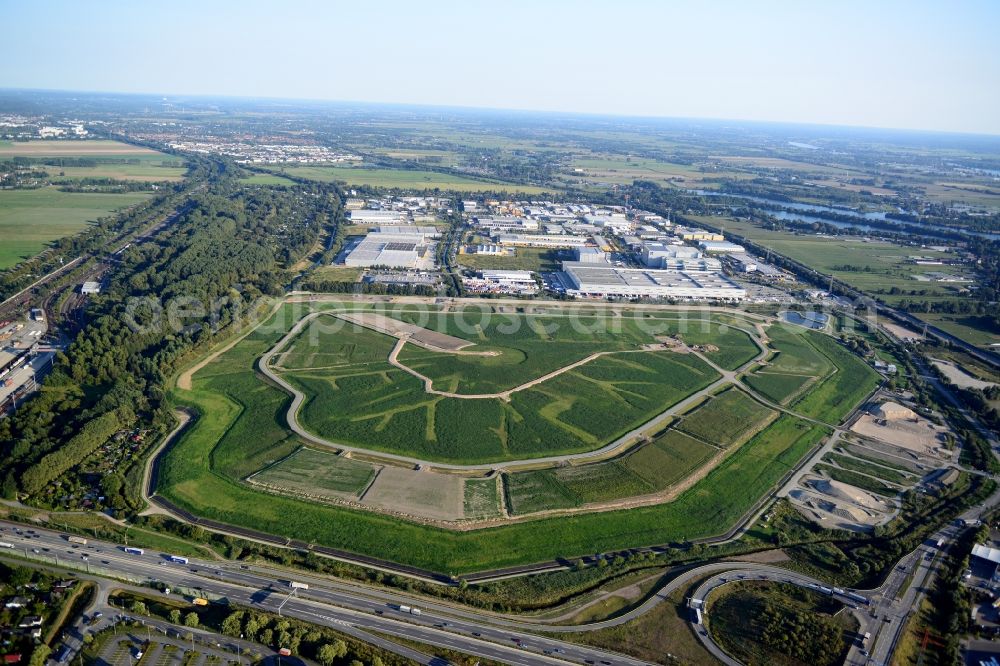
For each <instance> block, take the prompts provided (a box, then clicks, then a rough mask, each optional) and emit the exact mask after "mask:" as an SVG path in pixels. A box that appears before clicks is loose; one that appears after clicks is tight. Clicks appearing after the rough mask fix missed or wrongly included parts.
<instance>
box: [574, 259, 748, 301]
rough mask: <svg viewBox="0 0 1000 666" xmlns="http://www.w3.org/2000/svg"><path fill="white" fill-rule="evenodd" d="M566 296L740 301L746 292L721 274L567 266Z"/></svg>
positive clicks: (581, 264)
mask: <svg viewBox="0 0 1000 666" xmlns="http://www.w3.org/2000/svg"><path fill="white" fill-rule="evenodd" d="M563 274H564V275H565V277H566V282H568V284H569V288H567V290H566V293H567V294H569V295H572V296H581V297H585V298H609V297H613V298H665V299H666V298H669V299H676V300H697V301H703V300H721V301H740V300H743V299H745V298H746V295H747V294H746V290H745V289H743V288H741V287H739V286H737V285H736V284H734V283H733V282H731V281H729V280H728V279H726V278H725V277H724V276H723V275H722V274H721V273H718V272H708V271H672V270H654V269H648V268H620V267H616V266H612V265H607V266H602V265H599V264H586V263H581V262H575V261H567V262H564V263H563Z"/></svg>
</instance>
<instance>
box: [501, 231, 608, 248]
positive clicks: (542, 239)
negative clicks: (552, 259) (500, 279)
mask: <svg viewBox="0 0 1000 666" xmlns="http://www.w3.org/2000/svg"><path fill="white" fill-rule="evenodd" d="M497 242H499V243H500V244H501V245H513V246H515V247H518V246H520V247H550V248H557V247H569V248H573V247H583V246H584V245H586V244H587V243H589V242H590V239H589V238H587V237H585V236H568V235H561V236H549V235H546V234H501V235H500V237H499V238H498V239H497Z"/></svg>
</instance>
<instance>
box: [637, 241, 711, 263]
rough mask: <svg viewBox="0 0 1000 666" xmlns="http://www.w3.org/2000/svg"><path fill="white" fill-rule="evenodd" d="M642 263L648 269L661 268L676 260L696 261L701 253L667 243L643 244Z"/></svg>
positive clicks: (684, 246) (690, 248) (691, 248)
mask: <svg viewBox="0 0 1000 666" xmlns="http://www.w3.org/2000/svg"><path fill="white" fill-rule="evenodd" d="M641 254H642V263H643V264H644V265H645V266H647V267H649V268H662V267H663V266H664V264H665V263H669V262H670V261H673V260H677V259H698V258H700V257H701V252H699V251H698V250H697V249H695V248H693V247H689V246H687V245H671V244H668V243H643V245H642V251H641Z"/></svg>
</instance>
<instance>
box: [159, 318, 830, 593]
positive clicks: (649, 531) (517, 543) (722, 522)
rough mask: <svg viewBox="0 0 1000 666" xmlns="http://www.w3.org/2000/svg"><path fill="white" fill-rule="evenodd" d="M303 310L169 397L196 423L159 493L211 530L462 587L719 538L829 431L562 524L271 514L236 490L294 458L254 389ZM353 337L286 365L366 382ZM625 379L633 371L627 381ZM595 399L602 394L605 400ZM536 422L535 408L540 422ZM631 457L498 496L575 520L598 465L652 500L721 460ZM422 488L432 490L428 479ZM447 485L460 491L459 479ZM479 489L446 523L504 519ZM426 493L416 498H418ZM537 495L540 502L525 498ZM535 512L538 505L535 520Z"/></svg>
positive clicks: (467, 490)
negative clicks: (408, 569)
mask: <svg viewBox="0 0 1000 666" xmlns="http://www.w3.org/2000/svg"><path fill="white" fill-rule="evenodd" d="M310 307H314V308H322V307H331V306H330V305H329V304H325V305H319V304H314V305H312V306H310V305H306V306H305V308H306V310H308V309H309V308H310ZM302 309H303V306H302V305H301V304H294V305H293V304H288V305H286V306H284V307H283V308H282V309H280V310H279V311H278V313H277V314H276V315H275V317H274V318H273V319H272V320H271V321H269V322H267V323H266V324H265V325H264V326H261V327H260V328H258V329H257V330H255V331H254V332H252V333H251V334H249V335H248V336H247V337H245V338H244V339H242V340H241V341H240V342H239V343H238V344H235V345H234V346H232V347H231V348H229V349H228V350H227V351H225V352H223V353H221V354H219V355H218V356H216V357H214V358H212V359H211V360H209V361H208V362H207V363H206V364H205V365H204V366H203V367H201V368H200V369H199V370H198V371H197V372H195V373H194V375H193V378H192V384H191V388H190V389H181V388H178V389H175V390H174V391H173V392H172V399H173V400H174V401H175V403H176V404H179V405H186V406H187V407H188V408H190V409H191V410H193V411H194V412H195V413H196V414H197V418H196V419H195V421H194V422H193V423H192V425H191V426H189V427H188V428H187V429H186V430H185V431H184V433H183V434H182V435H181V436H180V437H179V439H178V440H177V442H176V443H175V444H174V445H173V446H172V447H171V449H170V450H169V451H168V453H167V454H166V457H165V459H164V464H163V466H162V467H161V472H160V476H159V478H158V480H157V484H158V485H157V488H158V491H157V492H158V493H159V494H161V495H163V496H164V497H166V498H167V499H169V500H171V501H172V502H174V503H176V504H177V505H178V506H180V507H182V508H184V509H186V510H189V511H192V512H193V513H195V514H197V515H202V516H205V517H207V518H212V519H215V520H219V521H223V522H227V523H231V524H234V525H241V526H246V527H251V528H254V529H260V530H263V531H266V532H270V533H273V534H280V535H286V536H292V537H295V538H299V539H302V540H304V541H307V542H314V543H319V544H325V545H329V546H334V547H339V548H344V549H347V550H350V551H353V552H357V553H362V554H370V555H374V556H376V557H383V558H387V559H391V560H394V561H397V562H403V563H407V564H411V565H415V566H421V567H427V568H430V569H433V570H436V571H446V572H453V573H456V574H461V573H464V572H471V571H477V570H482V569H485V568H492V567H500V566H513V565H517V564H524V563H529V562H535V561H539V560H543V559H549V558H553V557H575V556H579V555H581V554H584V553H593V552H595V551H607V550H611V549H617V548H627V547H633V546H638V545H652V544H657V543H665V542H668V541H672V540H677V539H682V538H683V539H693V538H698V537H700V536H709V535H713V534H719V533H722V532H724V531H725V530H726V529H728V528H729V527H731V526H732V524H733V523H734V522H735V521H736V520H737V519H738V518H739V517H740V516H742V515H743V514H744V513H745V512H746V511H748V510H749V508H750V507H751V506H752V505H753V503H754V502H756V501H757V500H758V499H759V498H760V497H761V496H762V495H763V494H764V493H765V492H767V490H769V489H770V488H772V487H773V486H774V485H775V484H776V483H777V482H778V481H779V480H780V479H781V478H782V476H783V475H785V474H786V473H787V472H788V471H789V470H790V469H791V468H792V467H793V466H794V465H796V464H797V463H798V462H799V461H800V460H801V458H802V457H803V455H805V453H806V452H808V451H809V450H811V449H812V448H813V447H814V446H815V445H816V444H817V443H818V442H819V441H820V440H821V439H822V438H823V437H824V436H825V435H827V434H828V432H829V431H828V430H827V429H825V428H823V427H821V426H817V425H815V424H810V423H807V422H804V421H801V420H799V419H796V418H794V417H790V416H787V415H783V416H781V417H779V418H778V419H777V420H775V421H774V422H773V423H771V424H770V425H769V426H767V427H766V428H764V429H763V430H762V431H760V432H759V433H757V434H756V435H754V436H753V437H751V438H750V439H749V441H747V442H746V443H744V444H742V445H741V446H738V447H731V448H730V449H729V452H728V455H726V456H725V457H724V458H722V460H721V462H720V463H718V464H717V465H716V466H715V467H714V468H712V469H710V470H708V471H707V473H705V472H698V474H702V473H703V474H704V477H703V478H699V479H698V480H696V481H694V480H692V481H691V485H690V486H689V487H688V486H687V485H684V486H681V487H682V488H684V489H683V490H680V491H678V493H677V494H676V496H675V497H674V498H673V499H672V500H671V501H668V502H665V503H662V504H654V505H649V506H639V507H634V508H627V509H625V508H623V509H618V510H612V511H603V512H589V513H588V512H580V513H574V514H571V515H565V516H560V517H557V518H545V517H541V518H535V519H532V520H529V521H528V522H524V523H509V524H501V525H496V526H489V527H482V528H477V529H472V530H467V531H456V530H451V529H445V528H443V527H436V526H432V525H427V524H421V523H417V522H413V521H412V520H409V519H407V518H405V517H403V516H400V515H399V514H398V512H396V511H391V510H389V515H387V514H385V513H382V512H379V511H375V510H361V509H353V508H349V507H345V506H340V505H336V504H330V503H324V502H317V501H310V500H308V499H306V498H304V497H302V496H298V495H294V496H293V495H291V494H289V495H283V494H275V493H274V492H269V493H268V494H267V495H266V497H267V501H262V498H263V497H265V495H264V494H263V493H264V491H263V490H261V489H257V488H255V487H254V486H253V485H252V484H250V483H247V482H246V481H244V479H246V477H247V476H249V475H251V474H254V473H255V472H258V471H259V470H262V469H266V468H268V467H270V466H273V467H276V468H277V469H279V470H280V469H281V466H280V465H275V463H278V462H279V461H282V460H284V459H286V458H288V457H289V456H292V454H294V453H295V452H296V451H300V450H301V449H302V442H300V441H299V440H298V438H297V437H296V436H295V435H294V434H293V433H291V432H290V431H289V429H288V428H287V425H286V424H285V421H284V414H285V410H286V409H287V406H288V403H289V400H290V398H289V396H288V395H287V394H286V393H285V392H283V391H282V390H280V389H279V388H277V387H275V386H273V385H270V384H268V383H265V382H262V381H261V380H260V379H259V377H258V376H257V373H256V372H255V370H254V362H255V360H256V359H257V358H259V357H260V356H261V355H262V354H263V353H265V352H266V351H267V350H269V349H270V348H272V347H273V346H274V345H275V343H277V342H278V340H280V339H281V338H282V337H284V335H285V334H286V332H287V331H288V330H289V329H290V328H291V326H292V325H293V323H294V322H295V321H297V320H298V319H299V318H300V317H301V316H302ZM359 337H363V338H364V339H365V340H366V342H365V344H359V339H354V338H345V339H344V340H342V341H341V342H342V343H343V344H342V345H341V347H340V348H332V347H330V348H323V347H322V346H321V349H320V351H318V352H315V353H317V354H319V355H318V356H314V357H313V358H312V359H310V358H309V355H310V354H313V353H314V352H313V351H310V350H309V349H307V348H299V347H298V346H291V347H290V348H291V350H292V351H291V352H290V354H289V356H288V362H292V360H295V362H297V363H300V364H304V363H311V364H315V367H320V364H324V367H326V366H341V365H344V364H347V365H351V364H355V363H356V364H358V365H360V366H364V367H365V369H366V371H370V370H371V368H372V367H374V365H376V364H381V363H383V361H382V360H379V359H378V354H373V350H374V347H373V345H372V344H370V341H371V340H373V339H377V336H376V337H372V336H368V335H364V336H361V335H360V333H359ZM376 346H377V345H376ZM407 346H409V345H407ZM384 349H385V348H384V346H383V347H382V351H384ZM647 355H648V356H654V357H655V356H658V355H660V356H667V357H668V358H671V359H676V357H677V356H680V355H675V354H673V353H665V354H634V356H647ZM630 362H631V361H630ZM390 367H391V366H390ZM689 369H690V368H689ZM395 370H398V369H395ZM605 371H608V369H605ZM634 371H635V369H634V368H630V369H629V373H630V374H634ZM376 374H377V373H376ZM342 379H344V378H343V377H341V378H340V379H338V381H341V380H342ZM414 379H415V378H414ZM577 379H580V380H581V381H586V382H588V383H590V384H594V381H592V380H594V379H598V381H599V382H603V381H607V380H606V379H605V378H603V377H601V378H597V377H591V378H590V379H587V380H583V379H582V378H577ZM327 385H328V386H329V385H330V384H329V383H328V384H327ZM601 391H602V392H603V393H606V391H605V389H604V388H601ZM515 395H516V394H515ZM605 399H607V398H605ZM512 402H513V401H512ZM539 411H540V410H538V409H536V410H535V413H536V414H537V413H538V412H539ZM560 416H562V415H561V414H560ZM537 420H542V418H541V417H539V418H538V419H537ZM418 432H419V431H418ZM628 453H629V454H630V455H627V456H625V455H623V456H621V457H619V458H617V459H613V460H610V461H607V462H606V463H596V464H594V465H591V466H584V465H580V466H567V467H566V468H565V471H564V468H554V469H553V470H550V472H551V474H550V475H533V476H527V477H525V478H524V479H513V477H514V476H516V475H510V476H511V477H512V478H508V479H505V481H506V482H507V484H508V485H507V488H506V490H505V495H506V494H507V493H510V492H511V485H510V484H511V483H513V484H516V485H517V486H518V488H519V491H520V492H519V497H520V498H521V499H520V500H519V501H520V502H521V505H520V506H521V509H522V510H536V509H541V510H544V509H546V508H552V507H553V504H560V505H561V506H564V507H566V508H572V507H575V506H578V505H579V504H581V503H583V504H585V503H587V502H594V501H604V500H605V498H606V497H608V496H609V495H608V494H607V493H606V491H604V490H603V488H602V485H601V484H602V483H603V480H601V482H600V483H597V482H595V480H596V479H597V477H596V476H595V469H594V468H597V467H598V465H605V468H604V470H610V469H611V467H612V466H613V467H614V471H609V472H608V473H609V474H613V477H607V478H613V479H615V487H618V488H621V489H622V492H625V491H627V492H633V491H636V490H639V489H640V488H646V487H649V488H653V490H652V492H655V491H656V488H668V489H669V488H670V487H672V486H674V485H677V484H680V483H681V482H683V481H685V480H686V479H692V471H690V470H695V471H697V470H699V469H704V468H705V465H706V463H707V461H708V460H710V459H711V458H712V457H714V456H718V455H720V453H721V449H719V448H718V447H715V446H713V445H710V444H707V443H704V442H701V441H700V440H698V439H694V438H692V437H690V436H688V435H685V434H683V433H681V432H680V431H678V430H675V429H672V428H670V429H667V430H666V431H665V432H664V433H662V434H661V435H659V436H658V437H657V438H655V439H654V440H653V441H652V442H647V443H644V444H643V445H641V446H639V447H637V448H635V449H633V450H632V451H630V452H628ZM310 455H311V454H310ZM294 459H295V458H294V456H293V457H292V460H294ZM586 467H591V469H586ZM386 469H388V468H386ZM401 471H405V470H401ZM602 471H603V470H602ZM413 474H422V473H421V472H414V473H413ZM529 474H530V473H529ZM560 475H561V476H560ZM380 476H381V473H380ZM425 476H426V477H427V478H428V479H430V478H431V477H432V476H433V475H425ZM321 478H323V477H322V475H321ZM694 478H697V477H694ZM456 480H458V481H462V479H460V478H459V477H456ZM486 481H487V480H486V479H465V480H464V486H462V485H459V486H456V488H457V489H458V490H457V494H456V491H453V490H450V489H449V490H448V491H447V497H444V498H443V499H442V501H443V502H446V503H447V507H445V508H447V511H448V512H458V513H460V514H464V515H465V516H466V517H471V518H475V517H477V516H483V517H489V515H490V514H489V512H490V511H491V510H492V509H490V508H488V507H489V506H490V505H493V504H494V497H496V499H495V502H496V503H495V506H499V501H500V500H499V496H498V495H495V494H496V493H497V486H496V485H493V484H490V483H487V482H486ZM358 482H360V481H358ZM329 483H331V484H333V483H334V482H332V481H330V482H329ZM337 483H340V482H339V481H338V482H337ZM376 483H377V482H376ZM394 483H395V482H394ZM428 483H430V481H428ZM609 485H610V484H609ZM336 487H344V486H336ZM354 487H356V486H354ZM554 487H559V488H565V489H566V490H565V493H566V494H565V495H564V496H562V497H559V493H560V492H561V491H558V490H557V491H556V493H555V494H553V491H552V488H554ZM449 488H451V485H450V484H449ZM533 488H534V489H535V490H532V489H533ZM385 490H386V491H387V492H388V491H392V492H391V493H389V494H387V495H386V496H385V498H384V499H385V501H387V502H389V501H392V502H397V503H400V504H401V503H403V502H405V501H407V496H406V492H405V491H406V489H405V488H402V487H400V486H399V485H398V484H397V485H395V486H393V485H387V486H386V487H385ZM427 492H428V489H427V488H426V487H425V491H424V494H427ZM390 495H391V496H390ZM611 495H614V493H611ZM428 496H429V495H428ZM533 496H534V497H537V499H532V497H533ZM550 496H552V497H556V499H555V501H554V502H553V501H552V500H550V499H546V498H547V497H550ZM366 498H367V493H366ZM543 499H544V501H543ZM421 501H423V499H421ZM526 502H528V503H527V504H526ZM530 502H534V507H533V506H532V505H531V504H530ZM508 506H509V504H508ZM480 507H482V508H480ZM480 511H482V513H480ZM494 515H495V514H494Z"/></svg>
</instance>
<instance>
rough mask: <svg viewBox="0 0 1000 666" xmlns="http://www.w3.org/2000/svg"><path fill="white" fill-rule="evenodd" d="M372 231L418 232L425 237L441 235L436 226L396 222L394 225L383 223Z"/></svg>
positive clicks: (404, 233) (399, 233)
mask: <svg viewBox="0 0 1000 666" xmlns="http://www.w3.org/2000/svg"><path fill="white" fill-rule="evenodd" d="M373 233H379V234H394V235H404V236H413V235H417V234H419V235H420V236H423V237H424V239H426V238H437V237H438V236H440V235H441V231H440V230H439V229H438V228H437V227H430V226H427V227H421V226H416V225H412V224H396V225H385V226H379V227H376V228H375V230H374V232H373Z"/></svg>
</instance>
